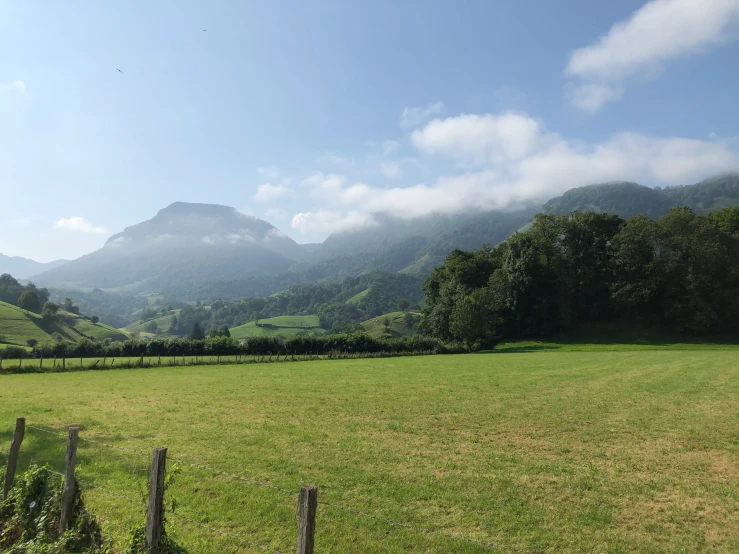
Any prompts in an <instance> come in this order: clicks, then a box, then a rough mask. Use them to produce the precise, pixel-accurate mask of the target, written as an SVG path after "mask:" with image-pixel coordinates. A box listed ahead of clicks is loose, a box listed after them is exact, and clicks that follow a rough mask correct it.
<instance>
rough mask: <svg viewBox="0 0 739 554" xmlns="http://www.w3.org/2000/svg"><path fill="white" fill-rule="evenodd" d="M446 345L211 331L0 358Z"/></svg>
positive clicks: (441, 349) (414, 349)
mask: <svg viewBox="0 0 739 554" xmlns="http://www.w3.org/2000/svg"><path fill="white" fill-rule="evenodd" d="M448 351H449V349H448V348H447V346H445V345H444V344H443V342H442V341H440V340H438V339H435V338H432V337H423V336H419V335H416V336H413V337H404V338H389V337H383V338H373V337H372V336H370V335H369V334H367V333H349V334H336V335H327V336H319V337H316V336H298V337H293V338H290V339H288V340H280V339H276V338H269V337H253V338H250V339H249V340H248V341H238V340H235V339H233V338H231V337H228V336H223V335H220V336H219V335H215V334H214V335H213V336H209V337H207V338H205V339H189V338H182V339H180V338H173V339H153V340H149V341H136V340H129V341H124V342H110V341H91V340H89V339H82V340H80V341H79V342H77V343H67V342H58V343H55V344H50V345H36V346H35V347H34V348H33V349H32V350H30V351H29V350H27V349H25V348H22V347H17V346H8V347H6V348H3V349H0V361H2V360H17V359H29V358H36V359H38V358H43V359H49V358H59V359H64V358H125V357H139V356H154V357H157V356H171V357H174V356H177V357H182V356H235V355H243V356H267V355H278V354H280V355H291V354H293V355H326V354H329V353H331V352H347V353H363V354H364V353H380V352H387V353H397V354H400V353H407V354H410V353H422V352H423V353H431V352H433V353H445V352H448Z"/></svg>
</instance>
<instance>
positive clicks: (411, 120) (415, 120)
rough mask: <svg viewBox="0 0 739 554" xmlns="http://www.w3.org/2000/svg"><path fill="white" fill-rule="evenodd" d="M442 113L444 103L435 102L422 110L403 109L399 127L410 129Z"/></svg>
mask: <svg viewBox="0 0 739 554" xmlns="http://www.w3.org/2000/svg"><path fill="white" fill-rule="evenodd" d="M443 111H444V102H435V103H433V104H429V105H427V106H425V107H423V108H404V109H403V113H402V114H400V126H401V127H403V128H404V129H412V128H413V127H417V126H418V125H420V124H422V123H424V122H425V121H427V120H429V119H431V118H432V117H434V116H435V115H439V114H441V113H442V112H443Z"/></svg>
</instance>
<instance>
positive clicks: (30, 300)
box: [0, 273, 49, 313]
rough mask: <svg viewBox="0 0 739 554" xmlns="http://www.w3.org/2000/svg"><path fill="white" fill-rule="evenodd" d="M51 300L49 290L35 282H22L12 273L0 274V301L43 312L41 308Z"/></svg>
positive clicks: (30, 310) (31, 310)
mask: <svg viewBox="0 0 739 554" xmlns="http://www.w3.org/2000/svg"><path fill="white" fill-rule="evenodd" d="M48 300H49V291H48V290H47V289H41V288H38V287H37V286H36V285H34V284H33V283H28V284H27V285H22V284H20V283H19V282H18V281H17V280H16V279H14V278H13V276H12V275H9V274H8V273H3V274H2V275H0V302H6V303H8V304H12V305H14V306H18V307H19V308H23V309H24V310H28V311H29V312H35V313H41V308H42V307H43V306H44V304H45V303H46V302H48Z"/></svg>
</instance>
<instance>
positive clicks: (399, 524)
mask: <svg viewBox="0 0 739 554" xmlns="http://www.w3.org/2000/svg"><path fill="white" fill-rule="evenodd" d="M26 428H28V429H33V430H35V431H40V432H42V433H47V434H50V435H54V436H58V437H65V435H64V434H63V433H58V432H56V431H52V430H49V429H43V428H41V427H35V426H32V425H26ZM79 440H80V441H83V442H87V443H91V444H96V445H100V446H105V447H108V448H112V449H115V450H120V451H124V452H128V453H133V454H137V455H142V454H143V455H147V456H148V455H149V454H148V453H147V452H145V451H143V450H136V449H131V448H126V447H122V446H116V445H113V444H108V443H105V442H101V441H96V440H93V439H85V438H82V437H80V438H79ZM0 454H2V455H3V456H5V457H6V458H9V456H8V455H7V454H6V453H5V452H2V451H0ZM172 461H173V462H175V463H178V464H182V465H186V466H190V467H193V468H197V469H201V470H204V471H208V472H212V473H214V474H216V475H223V476H226V477H229V478H231V479H235V480H238V481H242V482H244V483H247V484H250V485H253V486H257V487H261V488H267V489H272V490H276V491H280V492H282V493H285V494H295V493H298V492H299V491H298V490H290V489H283V488H280V487H277V486H274V485H271V484H268V483H263V482H260V481H256V480H254V479H251V478H248V477H243V476H241V475H237V474H233V473H229V472H226V471H223V470H220V469H217V468H213V467H209V466H206V465H202V464H197V463H193V462H188V461H186V460H182V459H174V458H172ZM49 471H50V472H51V473H54V474H56V475H59V476H61V477H64V474H62V473H60V472H58V471H54V470H51V469H50V470H49ZM78 482H79V483H80V485H83V486H85V487H88V488H91V489H98V490H101V491H103V492H105V493H107V494H110V495H112V496H116V497H118V498H121V499H124V500H126V501H128V502H131V503H134V504H137V505H139V506H144V505H145V504H146V503H145V502H143V501H142V500H141V499H139V500H135V499H133V498H132V497H129V496H126V495H123V494H120V493H117V492H115V491H111V490H109V489H106V488H104V487H101V486H99V485H96V484H94V483H86V482H82V481H79V480H78ZM318 504H319V505H322V506H326V507H328V508H333V509H335V510H339V511H342V512H346V513H349V514H352V515H355V516H357V517H362V518H366V519H372V520H375V521H379V522H382V523H386V524H388V525H391V526H393V527H397V528H400V529H406V530H408V531H414V532H417V533H420V534H424V535H429V536H436V537H441V538H445V539H450V540H454V541H461V542H466V543H468V544H473V545H477V546H482V547H485V548H490V549H494V550H500V551H507V552H515V553H518V554H537V553H536V552H534V551H529V550H524V549H521V548H517V547H514V546H508V545H504V544H500V543H495V542H487V541H484V540H480V539H473V538H469V537H464V536H460V535H454V534H451V533H445V532H443V531H434V530H430V529H423V528H421V527H417V526H415V525H411V524H409V523H403V522H400V521H396V520H393V519H390V518H386V517H382V516H377V515H373V514H369V513H366V512H362V511H359V510H355V509H354V508H348V507H346V506H341V505H339V504H334V503H331V502H323V501H321V502H318ZM170 514H171V515H173V516H175V517H178V518H181V519H182V520H184V521H186V522H188V523H190V524H193V525H197V526H199V527H202V528H204V529H207V530H208V531H210V532H212V533H216V534H219V535H221V536H224V537H226V538H229V539H231V540H234V541H237V542H240V543H241V544H243V545H247V546H251V547H255V548H259V549H261V550H263V551H265V552H272V553H273V554H282V552H280V551H279V550H275V549H272V548H270V547H267V546H264V545H261V544H259V543H256V542H252V541H250V540H248V539H245V538H243V537H240V536H238V535H234V534H232V533H228V532H226V531H223V530H221V529H218V528H216V527H212V526H210V525H207V524H205V523H201V522H198V521H196V520H193V519H191V518H189V517H187V516H184V515H182V514H180V513H179V512H170Z"/></svg>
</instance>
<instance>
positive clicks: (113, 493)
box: [47, 468, 146, 506]
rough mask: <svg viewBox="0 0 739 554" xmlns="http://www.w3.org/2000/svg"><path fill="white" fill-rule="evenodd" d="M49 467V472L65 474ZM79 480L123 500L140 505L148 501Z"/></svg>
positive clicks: (78, 480) (89, 487)
mask: <svg viewBox="0 0 739 554" xmlns="http://www.w3.org/2000/svg"><path fill="white" fill-rule="evenodd" d="M47 469H48V470H49V473H53V474H54V475H59V476H60V477H64V474H63V473H60V472H59V471H56V470H53V469H51V468H47ZM77 482H78V483H79V484H80V485H82V486H83V487H87V488H88V489H97V490H100V491H103V492H104V493H107V494H109V495H111V496H116V497H118V498H121V499H123V500H127V501H128V502H131V503H132V504H138V505H139V506H145V505H146V502H144V501H143V499H138V500H136V499H135V498H132V497H130V496H127V495H125V494H121V493H119V492H115V491H112V490H110V489H106V488H105V487H101V486H100V485H97V484H95V483H90V482H89V481H81V480H80V479H77Z"/></svg>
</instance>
